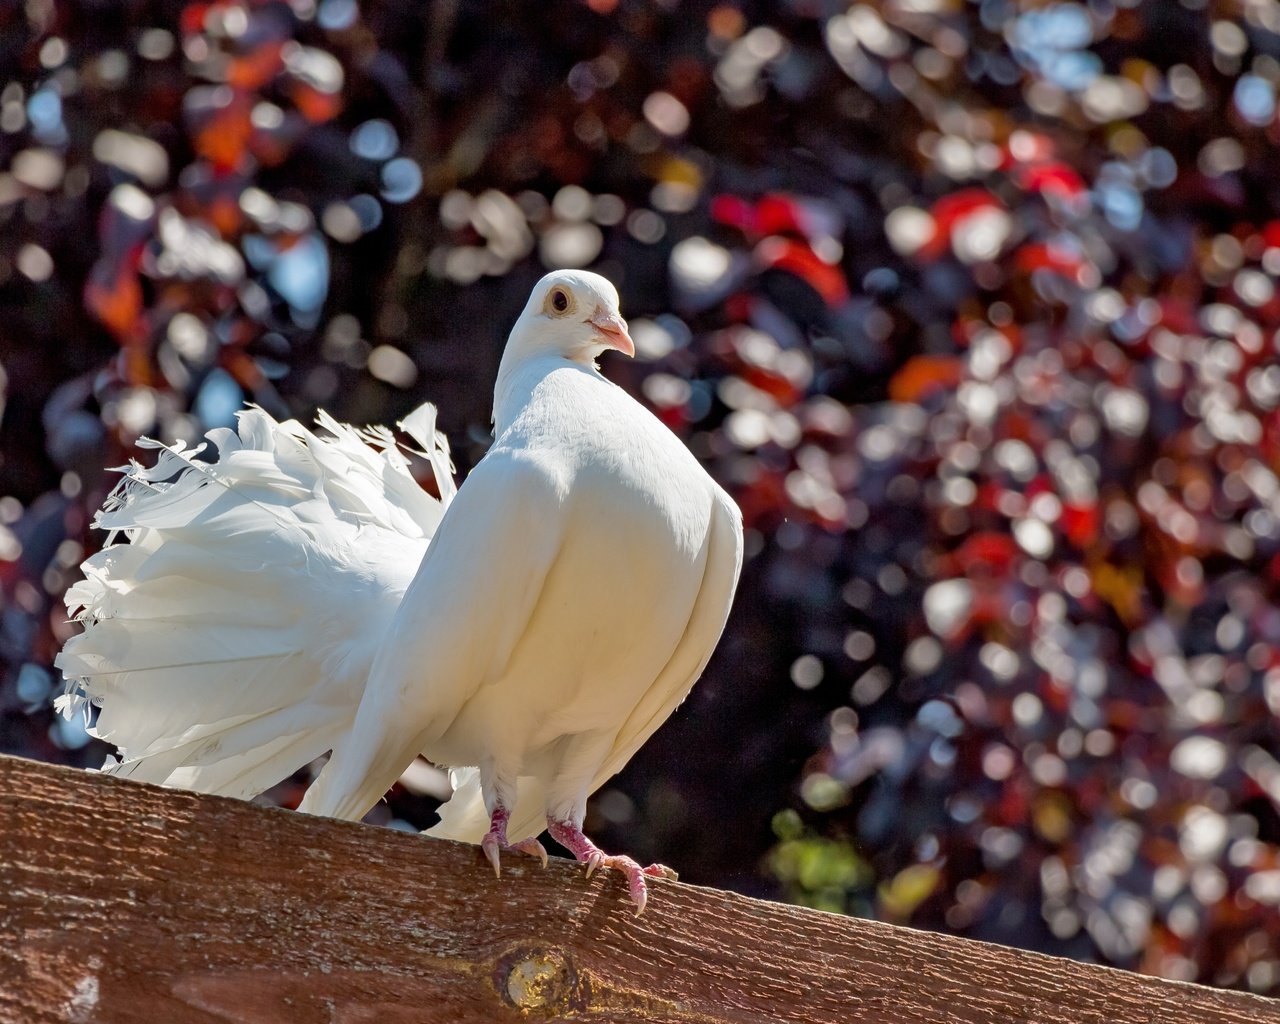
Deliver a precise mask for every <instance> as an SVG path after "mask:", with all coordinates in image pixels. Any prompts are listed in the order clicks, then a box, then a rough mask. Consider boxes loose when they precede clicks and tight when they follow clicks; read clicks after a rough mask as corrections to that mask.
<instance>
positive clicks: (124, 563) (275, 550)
mask: <svg viewBox="0 0 1280 1024" xmlns="http://www.w3.org/2000/svg"><path fill="white" fill-rule="evenodd" d="M410 419H411V420H413V423H414V427H415V429H413V430H407V431H406V432H407V433H409V434H410V436H411V437H412V438H413V440H414V441H415V442H416V443H417V444H419V445H421V446H422V447H423V449H424V452H421V453H418V454H423V455H425V457H426V458H427V459H428V462H429V463H430V466H431V471H432V473H433V474H434V475H435V477H436V481H435V483H436V490H437V492H438V493H439V495H440V496H441V497H439V498H437V497H436V496H434V495H432V494H430V493H429V492H428V491H425V490H423V489H422V487H421V486H419V484H418V482H417V481H416V480H415V479H414V477H413V475H412V473H411V472H410V464H409V461H408V459H407V458H406V457H405V455H404V454H403V453H402V452H401V450H400V449H399V448H398V447H397V445H396V441H395V438H394V437H393V436H392V435H391V434H390V432H388V431H385V430H379V429H374V430H359V429H357V428H354V427H350V426H347V425H345V424H341V423H338V422H337V421H335V420H333V419H332V418H331V417H328V416H327V415H325V414H321V416H320V419H319V423H320V428H321V431H322V433H323V435H324V436H318V435H317V434H315V433H312V432H311V431H309V430H307V429H306V428H304V427H302V426H301V425H300V424H298V423H297V422H296V421H292V420H290V421H287V422H284V423H278V422H276V420H274V419H273V418H272V417H271V416H269V415H268V414H267V413H266V412H264V411H263V410H261V409H257V408H251V409H247V410H245V411H243V412H242V413H241V414H240V416H239V422H238V429H237V430H235V431H232V430H229V429H219V430H213V431H210V432H209V434H208V435H206V437H207V442H206V444H203V445H201V446H199V447H198V448H195V449H190V450H189V449H186V448H184V447H183V446H182V445H181V444H175V445H172V446H167V445H162V444H159V443H157V442H145V443H141V446H142V447H150V448H156V449H157V450H158V452H159V455H158V458H157V460H156V463H155V465H153V466H151V467H150V468H146V467H143V466H142V465H140V464H139V463H137V462H133V463H131V464H130V466H128V467H125V470H124V472H125V474H126V475H125V477H124V479H122V480H121V482H120V484H119V485H118V486H117V487H116V488H115V490H114V491H113V492H112V493H111V495H110V496H109V497H108V498H107V500H106V501H105V502H104V504H103V508H102V510H101V511H100V513H99V514H98V517H97V519H96V520H95V523H96V525H99V526H101V527H103V528H105V529H108V530H110V531H112V532H111V536H110V537H109V539H108V544H107V546H106V547H105V548H104V549H103V550H102V551H100V552H98V553H97V554H94V555H92V556H91V557H90V558H88V559H87V560H86V561H85V563H84V565H83V567H82V568H83V570H84V573H85V578H84V580H82V581H81V582H79V583H77V584H75V585H74V586H73V587H71V588H70V589H69V590H68V592H67V597H66V601H67V608H68V611H69V612H70V613H71V615H72V617H73V618H75V619H77V620H78V621H80V622H81V623H82V624H83V626H84V631H83V632H82V633H80V634H78V635H77V636H74V637H72V638H71V639H70V640H68V642H67V644H66V645H65V647H64V649H63V651H62V652H61V653H60V654H59V655H58V657H57V660H56V663H57V665H58V667H59V668H60V669H61V670H62V672H63V674H64V676H65V677H66V679H67V692H66V693H65V694H64V695H63V696H61V697H60V698H59V699H58V701H57V703H56V706H57V708H58V710H59V711H60V712H62V713H63V714H64V715H65V716H66V717H68V718H69V717H71V716H72V715H73V714H75V713H77V712H80V713H85V714H87V715H90V717H92V712H91V710H90V708H91V707H96V708H97V709H98V711H97V716H96V721H95V722H94V723H93V726H92V728H91V729H90V732H91V734H93V735H95V736H98V737H100V738H102V739H104V740H108V741H109V742H111V743H113V744H115V745H116V746H117V747H118V748H119V751H120V757H121V760H120V761H119V762H114V761H113V762H109V763H108V765H107V767H106V769H105V770H107V771H109V772H111V773H113V774H118V775H122V776H128V777H132V778H136V779H141V780H143V781H149V782H156V783H161V784H166V785H172V786H181V787H184V788H190V789H195V790H198V791H201V792H208V793H220V794H224V795H230V796H238V797H251V796H254V795H255V794H257V793H259V792H261V791H262V790H264V789H267V788H269V787H270V786H272V785H274V784H275V783H277V782H279V781H280V780H281V779H283V778H286V777H287V776H288V775H290V774H291V773H292V772H293V771H295V770H296V769H298V768H300V767H301V766H303V765H305V764H307V763H308V762H310V761H312V760H314V759H315V758H316V757H318V756H320V755H321V754H323V753H324V752H325V751H326V750H329V749H331V748H332V746H333V745H334V743H335V742H336V739H337V738H338V737H339V736H340V735H341V734H342V733H343V732H344V731H345V730H346V729H347V728H349V726H350V723H351V720H352V718H353V717H354V715H355V711H356V707H357V706H358V704H359V700H360V694H361V692H362V690H363V687H364V684H365V681H366V679H367V676H368V671H369V667H370V665H371V664H372V662H373V656H374V654H375V653H376V651H377V648H378V646H379V644H380V643H381V641H382V639H383V636H384V635H385V632H386V629H387V626H388V624H389V623H390V621H391V619H392V617H393V615H394V612H395V609H396V607H397V606H398V605H399V603H400V599H401V597H402V596H403V594H404V590H405V588H406V587H407V586H408V583H409V580H410V579H411V578H412V576H413V573H414V571H415V570H416V568H417V565H418V563H419V562H420V561H421V559H422V556H423V555H424V554H425V552H426V549H427V544H428V542H429V541H430V538H431V536H432V535H433V534H434V532H435V528H436V526H437V525H438V523H439V521H440V517H441V516H442V515H443V510H444V506H445V504H447V502H448V501H449V500H450V499H451V498H452V496H453V494H454V492H455V488H454V483H453V479H452V476H451V475H450V473H451V469H452V467H451V465H450V462H449V450H448V443H447V441H446V440H445V439H444V436H443V435H442V434H440V433H439V432H438V431H436V430H435V410H434V408H431V407H427V408H426V409H424V410H418V411H417V412H415V413H414V414H413V415H412V416H411V417H410ZM406 422H408V421H406Z"/></svg>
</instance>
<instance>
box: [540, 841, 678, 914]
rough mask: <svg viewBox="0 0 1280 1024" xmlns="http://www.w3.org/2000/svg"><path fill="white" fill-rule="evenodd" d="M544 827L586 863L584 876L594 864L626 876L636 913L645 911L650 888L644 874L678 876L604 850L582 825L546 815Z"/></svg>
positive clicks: (591, 871) (590, 871) (655, 866)
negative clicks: (585, 831) (584, 831)
mask: <svg viewBox="0 0 1280 1024" xmlns="http://www.w3.org/2000/svg"><path fill="white" fill-rule="evenodd" d="M547 831H548V832H550V833H551V838H552V839H554V840H555V841H556V842H557V843H559V844H560V845H561V846H563V847H564V848H565V849H566V850H568V851H569V852H570V853H572V854H573V856H574V858H575V859H576V860H578V861H580V862H581V863H583V864H586V866H587V877H588V878H590V877H591V875H592V873H593V872H594V871H595V870H596V868H614V869H616V870H618V871H621V872H623V873H624V874H625V875H626V876H627V891H628V893H630V895H631V902H632V903H634V904H635V905H636V917H639V916H640V915H641V914H643V913H644V908H645V904H646V903H648V902H649V889H648V886H646V885H645V883H644V876H645V875H649V876H651V877H654V878H669V879H671V880H672V881H675V880H676V878H677V877H678V876H677V875H676V873H675V872H674V871H672V870H671V868H669V867H667V866H666V865H665V864H650V865H649V866H648V867H647V868H642V867H641V866H640V865H639V863H638V862H636V861H634V860H632V859H631V858H630V857H625V856H614V855H610V854H607V853H605V852H604V851H603V850H601V849H600V847H598V846H596V844H595V843H593V842H592V841H591V840H590V839H588V838H587V837H586V836H585V835H583V834H582V828H581V826H579V825H576V824H575V823H574V822H572V821H553V820H552V819H550V818H548V819H547Z"/></svg>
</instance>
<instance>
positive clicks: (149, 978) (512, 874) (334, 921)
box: [0, 758, 1280, 1024]
mask: <svg viewBox="0 0 1280 1024" xmlns="http://www.w3.org/2000/svg"><path fill="white" fill-rule="evenodd" d="M625 896H626V894H625V889H624V887H623V884H622V881H621V879H620V877H619V876H618V875H617V874H616V873H614V872H608V871H605V872H601V873H599V874H597V875H596V876H595V877H593V878H592V879H590V880H587V879H585V878H584V877H583V873H582V871H581V870H580V869H579V868H578V867H577V866H575V865H573V864H570V863H568V862H565V861H554V860H553V861H552V863H551V866H550V867H549V868H548V869H546V870H543V869H541V868H539V867H538V866H537V864H536V863H535V862H533V861H531V860H529V859H527V858H522V857H517V856H510V857H508V858H507V859H506V866H505V867H504V870H503V877H502V879H501V880H497V879H495V878H494V877H493V873H492V871H491V870H490V869H489V867H488V865H487V864H485V863H484V861H483V859H482V857H481V855H480V851H479V849H478V848H477V847H469V846H464V845H460V844H456V843H448V842H442V841H436V840H429V839H425V838H422V837H420V836H413V835H405V834H402V833H397V832H391V831H388V830H380V829H374V828H369V827H365V826H360V825H351V824H345V823H342V822H336V821H326V820H320V819H316V818H308V817H304V816H303V815H300V814H294V813H291V812H287V811H280V810H272V809H265V808H260V807H255V806H252V805H250V804H246V803H241V802H238V801H234V800H224V799H219V798H214V797H200V796H195V795H192V794H189V793H180V792H174V791H169V790H163V789H159V788H156V787H154V786H144V785H139V784H136V783H130V782H123V781H119V780H115V779H109V778H104V777H101V776H95V775H92V774H89V773H85V772H76V771H70V770H67V769H63V768H55V767H51V766H48V765H41V764H36V763H35V762H31V761H22V760H17V759H14V758H0V1021H3V1022H4V1024H9V1022H13V1024H44V1022H46V1021H47V1022H53V1021H58V1022H64V1021H71V1022H93V1021H102V1022H106V1024H116V1022H120V1024H130V1022H137V1024H160V1022H163V1024H196V1022H201V1024H206V1022H215V1021H221V1022H235V1024H267V1022H276V1021H281V1022H291V1024H311V1022H317V1024H318V1022H325V1024H384V1022H385V1024H407V1022H436V1021H440V1022H450V1024H455V1022H456V1024H470V1022H477V1024H480V1022H483V1024H501V1022H504V1021H518V1020H520V1021H536V1020H562V1021H646V1022H651V1024H667V1022H669V1024H712V1022H734V1024H748V1022H751V1024H755V1022H760V1024H765V1022H769V1024H775V1022H781V1021H796V1022H806V1021H831V1022H840V1024H845V1022H854V1021H859V1022H872V1024H905V1022H918V1021H919V1022H923V1021H928V1022H956V1024H959V1022H977V1021H981V1022H984V1024H1007V1022H1018V1021H1026V1022H1032V1021H1034V1022H1036V1024H1056V1022H1068V1021H1069V1022H1073V1024H1086V1022H1088V1024H1119V1022H1139V1021H1141V1022H1152V1024H1154V1022H1160V1024H1184V1022H1185V1024H1215V1022H1222V1024H1227V1022H1230V1024H1280V1004H1277V1003H1275V1002H1272V1001H1269V1000H1264V999H1261V998H1258V997H1254V996H1249V995H1246V994H1243V993H1238V992H1225V991H1217V990H1214V989H1208V988H1203V987H1199V986H1194V985H1184V984H1178V983H1174V982H1167V981H1160V980H1157V979H1153V978H1145V977H1140V976H1137V975H1133V974H1128V973H1124V972H1121V971H1114V970H1109V969H1106V968H1101V967H1092V966H1086V965H1081V964H1076V963H1072V962H1069V961H1066V960H1058V959H1055V958H1052V957H1046V956H1040V955H1036V954H1031V953H1024V952H1020V951H1017V950H1012V949H1004V948H1001V947H997V946H990V945H986V944H983V943H977V942H969V941H965V940H961V939H955V938H948V937H945V936H941V935H934V934H929V933H925V932H918V931H912V930H909V929H905V928H895V927H890V926H888V925H881V924H876V923H873V922H868V921H859V920H854V919H851V918H843V917H836V916H833V915H829V914H820V913H815V912H810V911H803V910H798V909H796V908H793V907H786V906H780V905H775V904H770V903H764V902H760V901H757V900H752V899H747V898H745V897H742V896H737V895H734V894H731V893H724V892H718V891H715V890H709V889H701V888H696V887H693V886H688V885H681V884H678V883H664V882H661V881H659V882H655V883H654V884H653V890H652V895H651V898H650V901H649V909H648V910H647V911H646V912H645V914H644V916H643V917H641V918H639V919H637V918H635V917H633V916H632V913H631V908H630V905H629V904H628V902H627V900H626V898H625Z"/></svg>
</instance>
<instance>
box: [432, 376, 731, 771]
mask: <svg viewBox="0 0 1280 1024" xmlns="http://www.w3.org/2000/svg"><path fill="white" fill-rule="evenodd" d="M570 372H572V371H570ZM560 383H561V385H562V386H561V387H559V388H554V389H549V393H547V394H545V395H541V396H539V395H535V402H532V403H530V405H531V408H532V412H533V416H531V417H530V419H531V421H532V423H533V424H534V429H532V430H529V431H528V432H527V433H525V434H524V435H523V436H521V435H517V436H516V437H515V438H514V439H513V438H511V437H509V436H504V438H503V443H505V444H509V445H513V447H517V448H518V449H519V451H518V452H517V453H516V454H517V455H518V457H520V458H522V459H524V460H528V461H531V462H533V463H535V464H538V465H542V466H544V467H545V471H546V472H547V473H548V475H550V476H552V477H554V478H555V479H556V481H557V482H558V484H559V485H560V486H561V487H562V488H563V513H564V516H565V522H564V528H563V533H562V539H561V543H560V547H559V551H558V554H557V557H556V558H555V560H554V562H553V564H552V566H551V569H550V571H549V572H548V574H547V576H546V578H545V580H544V581H543V584H542V589H541V592H540V594H539V596H538V599H537V601H536V603H535V605H534V608H533V611H532V614H531V615H530V617H529V620H528V623H527V626H526V628H525V629H524V631H523V633H522V634H521V636H520V638H519V640H518V641H517V643H516V644H515V646H514V647H513V649H512V654H511V657H510V659H509V661H508V662H507V664H506V666H505V670H504V671H503V672H502V673H501V674H500V675H499V676H498V677H496V678H494V679H492V680H490V681H489V682H488V684H487V685H485V686H482V687H481V688H480V689H479V690H478V691H477V692H476V694H475V695H474V696H473V697H471V698H470V699H469V700H468V701H467V702H466V704H465V705H464V706H463V708H462V709H461V710H460V712H459V714H458V715H457V717H456V718H455V720H454V722H453V723H452V725H451V726H450V727H449V729H448V730H447V731H446V732H445V734H444V735H443V736H441V738H440V741H439V742H438V743H437V744H433V748H432V754H433V756H434V757H435V758H436V759H437V760H440V761H442V762H444V763H452V764H475V763H477V758H478V757H481V756H483V755H484V754H485V753H486V752H487V751H491V750H494V749H506V750H509V749H513V748H515V749H520V750H522V751H524V761H525V766H526V769H527V770H530V771H533V770H534V768H533V767H531V766H532V765H534V764H536V762H537V761H538V760H539V758H540V757H541V756H542V755H543V754H544V753H545V752H546V751H548V750H549V749H550V748H552V747H553V746H554V745H555V744H557V743H558V742H559V741H560V740H562V739H563V738H565V737H568V736H573V735H578V734H588V733H593V732H600V731H604V732H613V731H616V730H617V729H618V727H619V726H620V725H621V723H622V722H623V721H624V720H625V719H626V718H627V716H628V715H629V714H630V713H631V711H632V710H633V709H634V708H635V706H636V705H637V703H638V702H639V701H640V700H641V698H642V697H643V696H644V694H645V693H646V692H647V691H648V689H649V687H650V686H651V685H652V684H653V681H654V680H655V679H656V678H657V677H658V675H659V674H660V673H661V671H662V669H663V667H664V666H665V665H666V663H667V661H668V659H669V658H670V657H671V654H672V652H673V651H674V650H675V649H676V647H677V645H678V644H679V643H680V640H681V638H682V636H683V635H684V633H685V630H686V628H687V626H688V624H689V619H690V616H691V614H692V610H693V607H694V604H695V602H696V601H697V597H698V593H699V590H700V588H701V586H702V583H703V574H704V570H705V567H706V559H707V545H708V540H709V537H710V535H711V531H712V520H713V516H715V515H717V514H722V512H721V510H722V508H723V505H722V503H721V502H718V501H717V500H716V491H717V486H716V484H715V483H714V482H713V481H712V480H711V478H710V477H709V476H708V475H707V474H706V472H705V471H704V470H703V469H702V468H701V466H699V465H698V463H697V461H696V460H695V459H694V458H693V457H692V456H691V455H690V454H689V452H688V451H687V450H686V449H685V448H684V446H683V445H682V444H680V442H679V440H678V439H677V438H676V437H675V436H674V435H673V434H672V433H671V432H670V431H669V430H667V429H666V428H665V427H664V426H662V424H660V423H658V422H657V421H656V420H655V419H654V418H653V417H652V416H651V415H650V414H649V413H647V412H646V411H645V410H643V409H642V408H641V407H640V406H639V405H637V404H636V403H635V402H634V401H633V400H632V399H630V398H629V397H628V396H626V395H625V393H623V392H622V391H621V390H619V389H617V388H615V387H613V385H610V384H607V383H605V382H603V381H599V380H598V379H596V380H592V379H591V378H587V377H584V376H582V375H575V376H574V377H571V378H570V379H569V380H567V381H562V382H560ZM538 398H544V399H546V400H547V401H548V402H550V401H555V402H558V403H569V404H570V407H572V408H575V409H576V410H577V413H578V414H577V415H575V416H573V417H571V418H568V423H567V424H566V422H565V421H566V418H565V417H559V418H558V423H559V424H561V426H560V427H559V429H558V431H557V432H555V433H551V432H540V431H539V430H538V429H536V425H537V414H538V413H539V411H540V410H539V409H538V407H537V403H536V399H538ZM561 407H562V408H563V407H564V406H563V404H562V406H561ZM622 439H625V441H626V443H617V442H618V441H619V440H622Z"/></svg>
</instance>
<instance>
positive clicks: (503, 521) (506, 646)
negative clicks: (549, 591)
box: [299, 448, 565, 818]
mask: <svg viewBox="0 0 1280 1024" xmlns="http://www.w3.org/2000/svg"><path fill="white" fill-rule="evenodd" d="M563 500H564V491H563V490H562V489H561V488H560V487H558V486H557V481H556V477H555V475H554V473H553V472H551V471H549V470H548V469H547V468H546V467H544V466H542V465H539V464H537V463H536V462H534V461H532V460H530V459H528V458H525V457H523V456H522V455H520V454H519V453H514V452H512V451H510V450H509V449H501V448H499V449H494V450H493V451H491V452H490V453H489V455H487V456H486V457H485V458H484V459H483V460H481V462H480V463H479V465H477V466H476V468H475V469H473V470H472V471H471V473H470V475H468V477H467V479H466V482H465V483H464V484H463V485H462V487H461V488H460V489H459V491H458V494H457V497H456V498H455V500H454V501H453V503H452V504H451V505H450V506H449V510H448V513H447V514H446V515H445V517H444V520H443V522H441V524H440V529H439V530H438V531H437V534H436V537H435V540H434V541H433V543H432V545H431V548H430V550H429V551H428V552H427V556H426V557H425V558H424V559H423V560H422V564H421V566H420V567H419V568H418V574H417V576H416V577H415V578H414V580H413V582H412V583H411V584H410V586H409V588H408V590H407V592H406V593H405V596H404V600H403V601H402V602H401V605H400V608H399V611H398V612H397V614H396V616H395V620H394V622H393V623H392V625H391V628H390V630H389V631H388V632H387V633H386V635H385V643H384V644H383V646H382V648H381V650H380V651H379V653H378V657H377V660H376V661H375V662H374V665H373V669H372V671H371V673H370V678H369V684H368V686H367V688H366V690H365V694H364V698H363V700H362V702H361V705H360V710H359V713H358V715H357V716H356V720H355V725H354V727H353V728H352V730H351V732H350V734H349V735H348V736H346V737H344V738H342V739H341V740H340V741H339V742H338V744H337V745H336V746H335V747H334V753H333V757H332V759H331V760H330V761H329V764H328V765H326V766H325V769H324V770H323V771H322V772H321V773H320V776H319V777H318V778H317V779H316V781H315V782H313V783H312V784H311V787H310V789H308V790H307V793H306V796H305V797H304V798H303V801H302V804H301V806H300V807H299V810H301V811H304V812H307V813H310V814H319V815H324V816H328V817H336V818H359V817H361V816H362V815H364V813H365V812H366V811H368V809H369V808H370V807H372V806H373V805H374V804H375V803H376V802H377V801H378V799H379V798H380V797H381V796H382V795H383V794H384V793H385V792H386V791H387V790H388V789H389V788H390V787H391V784H392V783H394V782H395V780H396V779H397V778H398V777H399V776H400V774H401V772H403V771H404V769H405V767H406V766H407V765H408V764H409V763H410V762H411V761H412V760H413V759H414V757H415V756H416V755H417V754H418V753H419V752H420V751H422V750H423V749H424V747H426V746H427V743H428V740H429V739H430V737H431V734H432V732H433V731H435V732H439V731H441V730H443V728H445V727H447V725H448V723H449V722H450V721H451V720H452V719H453V716H454V715H455V714H456V713H457V711H458V709H459V708H460V707H461V706H462V705H463V704H464V703H465V702H466V701H467V700H468V699H469V698H470V697H472V696H473V695H474V694H475V693H476V691H478V690H479V689H480V688H481V687H483V686H484V685H485V684H486V682H488V681H491V680H493V679H496V678H499V677H500V676H501V675H502V674H503V671H504V669H505V667H506V664H507V661H508V659H509V658H510V656H511V652H512V650H513V649H514V648H515V646H516V644H517V643H518V642H519V640H520V638H521V636H522V634H523V632H524V629H525V627H526V626H527V624H528V622H529V617H530V613H531V612H532V610H533V608H534V606H535V605H536V604H537V601H538V597H539V595H540V594H541V592H542V585H543V581H544V580H545V578H546V575H547V572H548V570H549V569H550V567H551V565H552V564H553V563H554V561H555V559H556V554H557V552H558V551H559V549H560V544H561V541H562V539H563V530H564V525H565V517H564V516H563V515H561V514H560V513H561V505H562V502H563ZM513 714H519V709H518V708H513Z"/></svg>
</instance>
